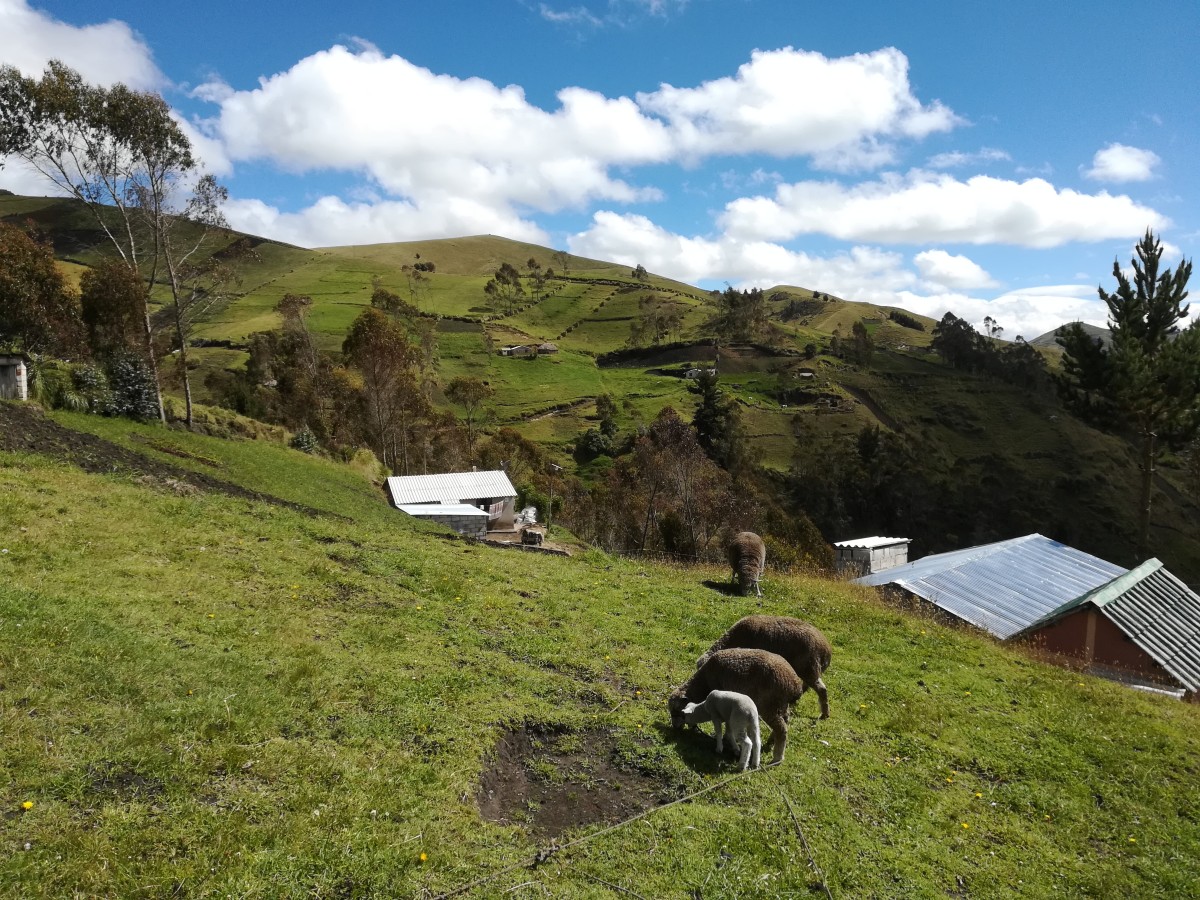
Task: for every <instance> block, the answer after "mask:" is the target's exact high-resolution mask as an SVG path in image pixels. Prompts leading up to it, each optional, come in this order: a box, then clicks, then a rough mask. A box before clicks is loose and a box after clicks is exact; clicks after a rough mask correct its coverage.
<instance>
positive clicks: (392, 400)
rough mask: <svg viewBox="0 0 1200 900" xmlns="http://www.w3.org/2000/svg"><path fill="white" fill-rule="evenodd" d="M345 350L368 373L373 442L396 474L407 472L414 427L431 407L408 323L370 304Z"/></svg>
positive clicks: (366, 421) (365, 415)
mask: <svg viewBox="0 0 1200 900" xmlns="http://www.w3.org/2000/svg"><path fill="white" fill-rule="evenodd" d="M342 354H343V356H344V357H345V358H346V361H347V362H348V363H349V364H350V365H352V366H354V367H355V368H357V369H358V370H359V372H360V373H361V374H362V392H361V394H360V407H361V415H360V422H361V424H362V427H363V430H364V435H365V437H366V441H367V443H368V444H369V445H370V447H371V448H372V449H373V450H374V451H375V453H376V454H377V455H378V456H379V458H380V460H381V461H382V462H383V464H384V465H386V466H388V467H389V468H391V470H392V471H393V472H394V473H396V474H403V473H407V472H408V467H409V463H410V459H409V446H410V444H411V443H412V440H413V430H414V429H415V428H417V427H419V425H418V423H419V422H420V420H421V419H423V418H424V417H425V416H426V414H427V412H428V404H427V402H426V401H425V398H424V396H423V395H422V393H421V390H420V386H419V384H418V383H417V378H416V370H417V362H418V359H419V354H418V350H417V348H415V347H414V346H413V345H412V344H411V343H409V340H408V335H407V334H406V332H405V331H404V329H403V328H401V327H400V326H398V325H397V324H396V323H395V322H393V321H391V320H390V319H388V318H387V316H385V315H384V314H383V313H381V312H380V311H379V310H377V309H374V308H368V309H365V310H363V311H362V313H361V314H360V315H359V317H358V318H357V319H355V320H354V325H353V326H352V327H351V329H350V333H349V334H347V335H346V340H345V342H344V343H343V344H342Z"/></svg>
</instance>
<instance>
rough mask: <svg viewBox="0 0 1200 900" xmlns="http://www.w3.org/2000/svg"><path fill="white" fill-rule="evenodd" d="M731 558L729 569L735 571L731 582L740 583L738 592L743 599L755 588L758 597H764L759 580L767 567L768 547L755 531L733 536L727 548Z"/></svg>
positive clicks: (726, 550)
mask: <svg viewBox="0 0 1200 900" xmlns="http://www.w3.org/2000/svg"><path fill="white" fill-rule="evenodd" d="M725 552H726V553H727V554H728V556H729V567H730V568H731V569H732V570H733V574H732V575H731V576H730V579H729V580H730V581H731V582H732V581H736V582H737V583H738V591H739V592H740V593H741V595H742V596H743V597H746V596H748V595H749V594H750V588H754V592H755V594H756V595H757V596H759V597H761V596H762V588H761V587H759V584H758V582H759V579H760V578H762V574H763V570H764V569H766V567H767V547H766V545H765V544H764V543H763V539H762V538H760V537H759V536H758V535H757V534H755V533H754V532H753V531H742V532H739V533H738V534H735V535H734V536H733V539H732V540H731V541H730V542H729V546H728V547H726V548H725Z"/></svg>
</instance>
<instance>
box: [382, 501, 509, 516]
mask: <svg viewBox="0 0 1200 900" xmlns="http://www.w3.org/2000/svg"><path fill="white" fill-rule="evenodd" d="M396 508H397V509H398V510H400V512H406V513H408V514H409V515H410V516H416V517H418V518H421V517H424V516H478V517H480V518H484V519H486V518H487V517H488V514H487V511H486V510H482V509H480V508H479V507H477V506H471V505H469V504H467V503H404V504H402V505H400V506H398V507H396Z"/></svg>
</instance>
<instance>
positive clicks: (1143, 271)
mask: <svg viewBox="0 0 1200 900" xmlns="http://www.w3.org/2000/svg"><path fill="white" fill-rule="evenodd" d="M1135 251H1136V254H1137V256H1136V258H1135V259H1134V260H1132V268H1133V280H1132V281H1130V279H1129V277H1128V276H1126V274H1125V273H1124V272H1123V271H1122V269H1121V265H1120V263H1119V262H1114V263H1113V277H1114V278H1115V279H1116V281H1117V289H1116V290H1115V291H1114V292H1112V293H1109V292H1108V291H1106V290H1104V288H1100V289H1099V293H1100V299H1101V300H1103V301H1104V302H1105V304H1106V305H1107V306H1108V324H1109V331H1110V333H1111V336H1112V345H1111V348H1106V347H1104V346H1102V345H1099V344H1097V343H1096V342H1094V341H1093V340H1091V339H1090V338H1089V337H1088V335H1087V334H1086V333H1085V332H1084V330H1083V328H1082V326H1080V325H1079V323H1075V324H1073V325H1072V326H1069V327H1067V328H1064V329H1060V330H1059V332H1058V343H1059V344H1060V345H1061V346H1062V348H1063V350H1064V353H1065V356H1064V361H1063V376H1062V378H1061V380H1060V385H1061V387H1062V390H1063V394H1064V396H1065V397H1066V399H1067V401H1068V402H1069V403H1071V404H1072V405H1073V406H1074V407H1075V408H1077V409H1080V410H1082V411H1084V412H1085V413H1087V414H1090V415H1092V416H1093V417H1098V418H1099V419H1100V421H1107V422H1109V423H1110V424H1112V425H1115V426H1117V427H1120V428H1122V429H1124V430H1126V431H1127V433H1129V434H1130V435H1132V436H1133V438H1134V439H1135V440H1136V441H1137V443H1138V447H1139V456H1140V462H1141V469H1142V493H1141V498H1140V507H1139V508H1140V516H1139V520H1140V527H1139V532H1140V537H1139V547H1138V555H1139V557H1144V556H1145V555H1146V553H1147V552H1148V550H1149V532H1150V517H1151V503H1152V498H1153V488H1154V470H1155V464H1156V462H1157V461H1158V459H1159V458H1160V457H1161V455H1162V453H1163V451H1164V449H1166V448H1168V447H1176V448H1178V447H1182V446H1184V445H1185V444H1186V443H1187V442H1188V441H1189V440H1191V438H1192V437H1193V436H1194V435H1196V434H1197V432H1198V431H1200V324H1198V323H1197V322H1193V323H1192V324H1191V325H1190V326H1189V327H1188V328H1187V329H1185V330H1183V331H1181V330H1180V328H1179V324H1178V323H1179V322H1180V321H1181V320H1184V319H1186V318H1187V314H1188V306H1187V304H1185V303H1184V302H1183V301H1184V300H1185V299H1186V298H1187V282H1188V278H1189V277H1191V274H1192V264H1191V262H1190V261H1186V260H1185V261H1182V262H1181V263H1180V264H1179V266H1178V267H1177V268H1176V269H1175V270H1174V271H1172V270H1171V269H1170V268H1161V269H1160V266H1161V260H1162V253H1163V250H1162V244H1161V242H1160V241H1159V240H1158V238H1157V237H1155V236H1154V234H1153V233H1152V232H1151V231H1149V230H1148V231H1147V232H1146V234H1145V236H1144V237H1143V238H1142V240H1141V241H1140V242H1139V243H1138V244H1137V246H1136V248H1135Z"/></svg>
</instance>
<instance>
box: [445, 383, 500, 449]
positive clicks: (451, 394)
mask: <svg viewBox="0 0 1200 900" xmlns="http://www.w3.org/2000/svg"><path fill="white" fill-rule="evenodd" d="M495 393H496V389H495V388H493V387H492V386H491V385H490V384H488V383H487V382H486V381H484V380H483V379H482V378H477V377H475V376H473V375H460V376H459V377H458V378H455V379H453V380H452V381H451V382H450V384H449V386H448V387H447V388H446V399H447V400H449V401H450V402H451V403H457V404H458V405H459V406H461V407H463V410H464V413H465V415H464V419H465V421H466V425H467V443H468V445H469V446H470V447H471V448H474V446H475V438H476V436H477V430H476V429H477V426H478V424H479V415H480V408H481V407H482V405H483V403H484V401H486V400H488V399H490V398H491V397H493V396H494V395H495Z"/></svg>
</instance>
